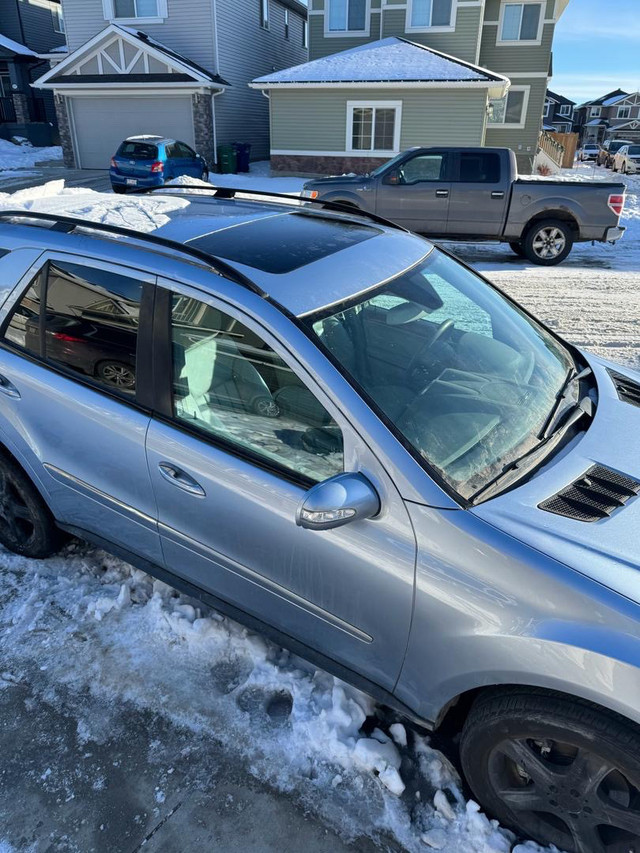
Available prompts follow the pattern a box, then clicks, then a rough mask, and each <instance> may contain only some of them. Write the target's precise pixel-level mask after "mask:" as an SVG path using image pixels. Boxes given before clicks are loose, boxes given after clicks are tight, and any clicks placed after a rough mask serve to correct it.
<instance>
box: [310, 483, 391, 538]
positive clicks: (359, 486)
mask: <svg viewBox="0 0 640 853" xmlns="http://www.w3.org/2000/svg"><path fill="white" fill-rule="evenodd" d="M379 512H380V498H379V497H378V493H377V492H376V490H375V489H374V488H373V486H372V485H371V483H370V482H369V481H368V480H367V478H366V477H363V475H362V474H337V475H336V476H335V477H330V478H329V479H328V480H324V481H323V482H322V483H318V485H317V486H314V487H313V488H312V489H309V491H308V492H307V493H306V495H305V496H304V498H303V499H302V501H301V503H300V505H299V506H298V509H297V511H296V524H297V525H298V526H299V527H305V528H306V529H307V530H332V529H333V528H334V527H342V525H343V524H349V522H350V521H358V520H360V519H365V518H373V517H374V516H375V515H377V514H378V513H379Z"/></svg>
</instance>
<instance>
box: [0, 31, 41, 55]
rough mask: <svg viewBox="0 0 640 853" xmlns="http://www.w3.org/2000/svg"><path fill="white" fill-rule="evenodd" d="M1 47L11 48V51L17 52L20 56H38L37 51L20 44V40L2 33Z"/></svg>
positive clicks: (0, 35) (0, 36)
mask: <svg viewBox="0 0 640 853" xmlns="http://www.w3.org/2000/svg"><path fill="white" fill-rule="evenodd" d="M0 47H4V48H5V50H10V51H11V53H17V54H18V55H19V56H34V57H36V58H37V56H38V54H37V53H34V52H33V51H32V50H29V48H28V47H26V46H25V45H24V44H20V42H18V41H14V40H13V39H10V38H7V36H3V35H2V34H0Z"/></svg>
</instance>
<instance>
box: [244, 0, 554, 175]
mask: <svg viewBox="0 0 640 853" xmlns="http://www.w3.org/2000/svg"><path fill="white" fill-rule="evenodd" d="M568 2H569V0H310V2H309V57H310V60H311V61H310V62H309V63H307V64H305V65H302V66H298V67H297V68H295V69H287V70H286V71H284V72H280V73H279V74H272V75H266V76H265V77H262V78H258V79H256V80H254V81H253V83H252V84H251V86H252V87H254V88H260V89H262V90H263V91H264V93H265V94H266V95H267V96H268V97H269V99H270V103H271V156H272V165H273V167H274V169H275V170H276V171H282V172H295V171H298V172H302V173H307V172H331V171H335V170H336V169H343V170H346V171H356V170H360V169H361V168H364V167H371V166H373V165H374V164H375V163H376V162H379V161H380V160H381V158H384V157H389V156H392V155H393V154H395V153H397V152H398V150H402V149H403V148H406V147H408V146H411V145H441V144H450V145H470V146H472V145H488V146H500V147H502V146H505V147H509V148H512V149H513V151H514V152H515V153H516V156H517V160H518V166H519V168H520V170H521V171H522V172H527V171H531V168H532V164H533V159H534V157H535V155H536V152H537V147H538V139H539V135H540V130H541V126H542V116H543V111H544V105H545V97H546V90H547V84H548V80H549V76H550V68H551V47H552V43H553V34H554V29H555V25H556V22H557V21H558V19H559V17H560V15H561V14H562V13H563V12H564V10H565V8H566V6H567V5H568ZM392 42H394V43H395V44H396V45H397V44H400V43H401V44H403V45H404V46H405V49H406V50H407V51H408V50H410V49H413V54H412V55H413V57H414V59H415V63H416V67H415V68H405V70H404V72H403V74H404V78H402V79H401V77H400V76H399V75H398V73H397V65H395V66H394V64H393V63H392V62H390V61H387V59H386V57H385V56H384V51H385V49H386V51H387V52H389V51H390V45H391V44H392ZM366 47H369V48H370V47H375V49H376V51H378V52H377V53H376V54H374V55H371V54H370V55H369V57H367V58H366V59H365V53H364V51H363V48H366ZM421 49H422V51H423V53H429V54H431V55H432V56H439V57H440V60H441V63H444V62H446V61H448V62H450V63H456V64H457V65H458V66H459V68H474V69H475V70H476V72H477V73H478V74H480V75H484V80H485V82H486V85H485V86H484V87H482V86H480V85H469V79H468V78H466V80H465V79H458V80H456V79H455V73H456V72H454V71H453V68H452V67H451V66H449V67H448V68H445V67H444V65H443V66H442V67H441V69H440V71H437V72H434V76H433V77H432V78H430V77H429V76H428V74H426V73H425V69H424V61H423V60H421V59H420V50H421ZM379 51H383V52H382V53H380V52H379ZM361 52H362V53H361ZM358 54H361V55H362V57H363V59H362V63H361V67H360V69H358V71H357V73H354V71H353V69H354V59H353V58H354V56H356V57H357V56H358ZM373 56H375V61H374V60H373ZM323 61H324V64H317V63H322V62H323ZM356 65H357V63H356ZM338 67H339V70H338ZM443 69H444V70H443ZM349 70H350V71H351V72H352V74H353V76H352V77H351V78H349V76H348V73H347V72H348V71H349ZM320 72H323V73H324V74H325V76H326V79H321V78H320V77H319V76H318V74H319V73H320ZM441 72H442V73H441ZM462 76H463V78H464V74H463V75H462ZM498 82H500V85H496V84H497V83H498ZM349 83H351V84H352V85H348V84H349ZM403 84H405V85H403ZM392 90H393V92H392ZM365 93H366V97H364V94H365ZM377 102H394V106H392V107H389V106H387V107H385V106H383V105H382V103H380V104H379V105H376V104H377ZM354 104H357V105H361V106H356V107H354ZM354 109H356V110H367V112H365V113H360V112H358V113H357V114H356V116H357V117H358V116H360V115H362V120H363V121H364V122H365V123H366V125H367V128H369V129H370V131H371V132H370V134H364V135H362V134H361V135H360V137H359V138H358V137H357V135H354V132H353V124H354V118H353V110H354ZM389 109H393V110H395V117H394V122H397V123H398V124H397V127H396V128H394V129H395V131H396V132H395V135H394V145H393V147H392V148H390V149H389V150H385V151H384V152H382V151H380V150H379V148H376V145H375V139H374V138H373V137H374V136H375V134H376V127H377V124H378V114H379V115H380V117H381V119H384V120H385V121H386V122H389V121H390V120H391V119H390V118H389V114H388V112H384V110H387V111H388V110H389ZM379 111H380V112H379ZM356 127H357V128H358V127H359V124H358V121H357V120H356ZM386 142H387V144H388V143H389V139H387V140H386ZM359 146H362V147H359Z"/></svg>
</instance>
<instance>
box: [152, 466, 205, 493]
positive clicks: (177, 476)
mask: <svg viewBox="0 0 640 853" xmlns="http://www.w3.org/2000/svg"><path fill="white" fill-rule="evenodd" d="M158 469H159V471H160V474H161V475H162V476H163V477H164V478H165V480H167V481H168V482H169V483H173V485H174V486H177V487H178V488H179V489H182V490H183V491H185V492H189V494H190V495H197V496H198V497H201V498H203V497H205V495H206V492H205V490H204V489H203V488H202V486H201V485H200V483H198V482H197V481H196V480H194V479H193V477H190V476H189V474H187V473H186V472H185V471H182V470H181V469H180V468H176V467H175V466H174V465H170V464H169V462H160V464H159V465H158Z"/></svg>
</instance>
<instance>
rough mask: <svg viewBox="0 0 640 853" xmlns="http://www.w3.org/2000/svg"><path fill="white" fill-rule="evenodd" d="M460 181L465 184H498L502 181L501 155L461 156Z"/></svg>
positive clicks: (471, 154) (480, 153)
mask: <svg viewBox="0 0 640 853" xmlns="http://www.w3.org/2000/svg"><path fill="white" fill-rule="evenodd" d="M460 180H461V181H462V182H463V183H469V184H471V183H477V184H497V183H499V181H500V155H499V154H488V153H487V154H485V153H482V152H479V153H477V154H476V153H471V152H470V153H468V154H461V155H460Z"/></svg>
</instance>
